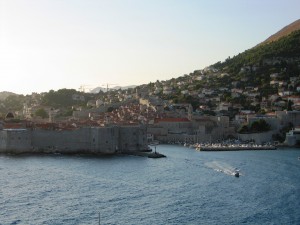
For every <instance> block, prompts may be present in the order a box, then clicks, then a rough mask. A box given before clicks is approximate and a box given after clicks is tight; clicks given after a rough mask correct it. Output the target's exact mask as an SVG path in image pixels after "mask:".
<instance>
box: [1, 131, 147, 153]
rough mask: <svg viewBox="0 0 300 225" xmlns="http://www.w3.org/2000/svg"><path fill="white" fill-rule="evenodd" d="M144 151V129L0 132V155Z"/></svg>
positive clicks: (145, 146)
mask: <svg viewBox="0 0 300 225" xmlns="http://www.w3.org/2000/svg"><path fill="white" fill-rule="evenodd" d="M147 148H148V143H147V132H146V127H145V126H128V127H126V126H124V127H121V126H112V127H87V128H80V129H76V130H41V129H36V130H29V129H3V130H0V153H43V152H45V153H101V154H114V153H118V152H128V151H143V150H146V149H147Z"/></svg>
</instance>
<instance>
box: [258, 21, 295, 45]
mask: <svg viewBox="0 0 300 225" xmlns="http://www.w3.org/2000/svg"><path fill="white" fill-rule="evenodd" d="M296 30H300V19H299V20H296V21H295V22H293V23H291V24H289V25H287V26H285V27H284V28H282V29H281V30H280V31H278V32H277V33H275V34H273V35H272V36H270V37H269V38H268V39H266V40H265V41H264V42H262V43H261V44H267V43H270V42H273V41H277V40H279V39H280V38H282V37H284V36H287V35H289V34H290V33H292V32H294V31H296Z"/></svg>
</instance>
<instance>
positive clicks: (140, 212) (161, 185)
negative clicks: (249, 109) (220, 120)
mask: <svg viewBox="0 0 300 225" xmlns="http://www.w3.org/2000/svg"><path fill="white" fill-rule="evenodd" d="M156 150H157V151H158V152H160V153H163V154H165V155H166V156H167V157H166V158H159V159H152V158H146V157H139V156H129V155H116V156H85V155H59V154H55V155H0V224H1V225H7V224H8V225H14V224H28V225H29V224H50V225H52V224H53V225H55V224H59V225H61V224H70V225H74V224H93V225H97V224H122V225H124V224H136V225H144V224H151V225H159V224H162V225H165V224H196V225H198V224H205V225H206V224H260V225H261V224H285V225H287V224H300V160H299V157H300V150H299V149H298V150H297V149H292V148H285V149H278V150H271V151H270V150H269V151H229V152H199V151H196V150H195V149H192V148H187V147H183V146H177V145H158V146H157V147H156ZM236 170H239V173H240V177H235V176H234V175H233V174H234V171H236Z"/></svg>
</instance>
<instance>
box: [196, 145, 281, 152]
mask: <svg viewBox="0 0 300 225" xmlns="http://www.w3.org/2000/svg"><path fill="white" fill-rule="evenodd" d="M276 149H277V148H276V146H274V145H233V146H226V145H209V146H200V147H197V150H199V151H242V150H276Z"/></svg>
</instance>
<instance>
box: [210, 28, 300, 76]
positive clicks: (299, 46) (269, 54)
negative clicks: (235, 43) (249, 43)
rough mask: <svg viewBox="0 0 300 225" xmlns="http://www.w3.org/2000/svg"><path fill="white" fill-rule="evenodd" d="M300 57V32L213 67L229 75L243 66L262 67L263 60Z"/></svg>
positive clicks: (247, 51) (250, 50)
mask: <svg viewBox="0 0 300 225" xmlns="http://www.w3.org/2000/svg"><path fill="white" fill-rule="evenodd" d="M279 57H281V58H295V57H300V30H297V31H294V32H292V33H291V34H289V35H287V36H285V37H282V38H280V39H279V40H278V41H274V42H271V43H268V44H263V45H259V46H256V47H254V48H251V49H249V50H246V51H245V52H243V53H241V54H238V55H237V56H234V57H233V58H228V59H227V60H225V61H224V62H222V63H221V62H218V63H216V64H214V65H213V66H214V67H215V68H217V69H223V68H225V71H227V72H230V73H238V72H239V70H240V68H241V67H242V66H244V65H258V66H262V65H263V60H265V59H272V58H279Z"/></svg>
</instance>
